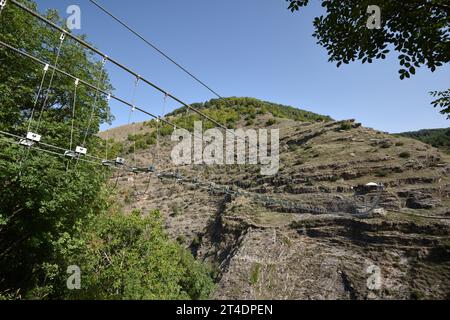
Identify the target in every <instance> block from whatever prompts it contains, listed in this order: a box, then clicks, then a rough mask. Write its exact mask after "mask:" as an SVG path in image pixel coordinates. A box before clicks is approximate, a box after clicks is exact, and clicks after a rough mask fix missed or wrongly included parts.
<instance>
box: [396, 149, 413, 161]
mask: <svg viewBox="0 0 450 320" xmlns="http://www.w3.org/2000/svg"><path fill="white" fill-rule="evenodd" d="M398 156H399V157H400V158H404V159H406V158H410V157H411V154H410V153H409V152H407V151H405V152H402V153H400V154H399V155H398Z"/></svg>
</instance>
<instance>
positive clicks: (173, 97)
mask: <svg viewBox="0 0 450 320" xmlns="http://www.w3.org/2000/svg"><path fill="white" fill-rule="evenodd" d="M10 1H11V3H13V4H14V5H16V6H17V7H19V8H21V9H23V10H25V11H26V12H28V13H29V14H31V15H32V16H34V17H36V18H38V19H39V20H41V21H43V22H44V23H46V24H48V25H50V26H51V27H53V28H54V29H56V30H59V31H60V32H62V33H65V34H66V35H67V36H69V37H70V38H71V39H73V40H75V41H76V42H78V43H79V44H81V45H82V46H84V47H86V48H87V49H89V50H91V51H93V52H95V53H96V54H98V55H100V56H102V57H107V59H108V60H109V61H110V62H111V63H113V64H115V65H116V66H117V67H119V68H121V69H122V70H124V71H126V72H128V73H130V74H132V75H133V76H135V77H139V78H140V79H141V80H142V81H143V82H144V83H146V84H148V85H149V86H151V87H153V88H154V89H155V90H157V91H159V92H161V93H165V94H167V96H168V97H169V98H171V99H172V100H174V101H176V102H178V103H180V104H182V105H183V106H184V107H186V108H189V109H190V110H192V111H193V112H195V113H196V114H198V115H199V116H201V117H202V118H203V119H206V120H208V121H210V122H211V123H213V124H215V125H216V126H218V127H220V128H222V129H224V130H225V131H226V132H228V133H230V134H231V135H233V136H234V137H236V138H237V139H240V140H242V141H244V142H246V143H247V140H246V139H245V137H242V136H240V135H237V134H236V132H234V130H230V129H228V128H227V127H226V125H223V124H221V123H220V122H219V121H217V120H215V119H214V118H212V117H210V116H208V115H207V114H205V113H203V112H202V111H200V110H198V109H197V108H194V107H192V106H191V105H189V104H187V103H186V102H184V101H183V100H181V99H179V98H177V97H176V96H174V95H172V94H170V93H168V91H167V90H164V89H162V88H161V87H159V86H158V85H156V84H154V83H153V82H151V81H149V80H147V79H145V78H143V77H141V76H140V75H139V74H137V73H136V72H135V71H133V70H131V69H130V68H128V67H126V66H124V65H123V64H121V63H119V62H118V61H116V60H114V59H112V58H110V57H109V56H107V55H106V54H104V53H103V52H101V51H100V50H98V49H96V48H94V47H93V46H92V45H90V44H89V43H87V42H86V41H84V40H82V39H80V38H78V37H76V36H75V35H73V34H71V33H69V32H67V31H66V30H64V29H63V28H61V27H60V26H58V25H56V24H55V23H53V22H52V21H50V20H48V19H46V18H45V17H43V16H41V15H40V14H39V13H36V12H34V11H33V10H31V9H29V8H28V7H26V6H25V5H23V4H21V3H19V2H17V1H16V0H10ZM248 143H249V144H250V145H252V143H251V142H250V141H248ZM256 147H257V149H259V146H257V145H256Z"/></svg>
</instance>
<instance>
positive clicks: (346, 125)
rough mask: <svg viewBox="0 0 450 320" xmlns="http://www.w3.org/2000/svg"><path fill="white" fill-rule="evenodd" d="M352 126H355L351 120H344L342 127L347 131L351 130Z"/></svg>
mask: <svg viewBox="0 0 450 320" xmlns="http://www.w3.org/2000/svg"><path fill="white" fill-rule="evenodd" d="M352 128H353V125H352V123H351V122H349V121H345V122H343V123H342V124H341V127H340V129H341V130H346V131H348V130H351V129H352Z"/></svg>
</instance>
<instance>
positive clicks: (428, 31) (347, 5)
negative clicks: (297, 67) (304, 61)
mask: <svg viewBox="0 0 450 320" xmlns="http://www.w3.org/2000/svg"><path fill="white" fill-rule="evenodd" d="M286 1H288V2H289V7H288V9H289V10H291V11H292V12H295V11H299V10H300V8H301V7H305V6H307V5H308V4H309V0H286ZM370 5H377V6H379V7H380V8H381V28H380V29H368V28H367V26H366V25H367V19H368V17H369V14H368V13H367V8H368V7H369V6H370ZM322 7H324V8H325V10H326V14H325V15H322V16H320V17H316V18H315V19H314V27H315V32H314V34H313V36H314V37H315V38H317V40H318V42H317V43H318V44H320V45H322V46H323V47H324V48H325V49H327V51H328V55H329V61H330V62H337V66H338V67H339V66H341V65H342V64H343V63H344V64H348V63H349V62H352V61H356V60H361V61H362V63H366V62H367V63H372V62H373V60H374V59H385V58H386V56H387V54H388V53H390V52H391V51H393V50H395V51H397V52H398V53H399V56H398V59H399V64H400V69H399V71H398V72H399V76H400V79H402V80H403V79H405V78H410V77H411V75H414V74H415V73H416V69H417V68H420V67H422V66H426V67H428V68H429V69H430V70H431V71H432V72H434V71H435V70H436V69H437V68H438V67H441V66H442V65H444V64H445V63H448V62H450V4H449V2H448V0H434V1H428V0H409V1H397V0H362V1H355V0H323V1H322ZM443 101H444V102H445V101H447V104H445V103H444V106H446V108H447V109H444V112H445V113H448V108H449V107H450V105H449V104H448V100H440V102H443ZM445 110H447V111H445Z"/></svg>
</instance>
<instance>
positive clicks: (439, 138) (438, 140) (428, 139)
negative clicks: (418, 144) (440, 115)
mask: <svg viewBox="0 0 450 320" xmlns="http://www.w3.org/2000/svg"><path fill="white" fill-rule="evenodd" d="M398 135H400V136H403V137H407V138H413V139H417V140H419V141H422V142H424V143H427V144H429V145H432V146H433V147H436V148H439V149H441V150H443V151H444V152H447V153H449V154H450V128H446V129H445V128H443V129H423V130H419V131H412V132H403V133H399V134H398Z"/></svg>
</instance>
